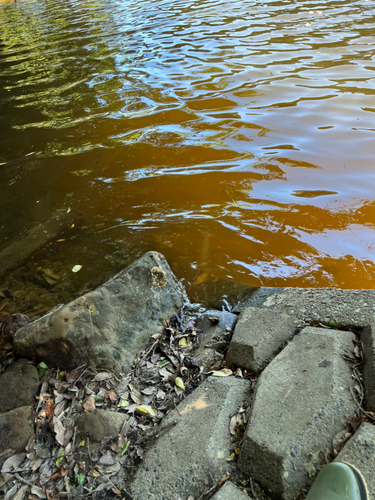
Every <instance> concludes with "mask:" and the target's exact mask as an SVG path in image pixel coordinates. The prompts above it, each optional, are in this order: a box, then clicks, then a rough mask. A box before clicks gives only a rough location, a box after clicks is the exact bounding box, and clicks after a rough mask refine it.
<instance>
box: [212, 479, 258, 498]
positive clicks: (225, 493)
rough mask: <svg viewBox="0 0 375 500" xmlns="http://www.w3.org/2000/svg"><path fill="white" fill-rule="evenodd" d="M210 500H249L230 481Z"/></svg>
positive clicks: (247, 496)
mask: <svg viewBox="0 0 375 500" xmlns="http://www.w3.org/2000/svg"><path fill="white" fill-rule="evenodd" d="M211 500H251V498H250V497H249V495H247V494H246V493H244V492H243V491H242V490H240V488H237V486H236V485H235V484H233V483H232V482H231V481H227V482H226V483H225V484H224V486H222V487H221V488H220V490H219V491H218V492H217V493H216V494H215V495H214V496H213V497H211Z"/></svg>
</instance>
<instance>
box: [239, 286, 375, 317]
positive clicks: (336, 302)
mask: <svg viewBox="0 0 375 500" xmlns="http://www.w3.org/2000/svg"><path fill="white" fill-rule="evenodd" d="M247 306H251V307H261V308H264V309H268V310H270V311H275V312H279V313H284V314H289V315H291V316H295V317H296V318H298V319H302V320H304V321H306V322H309V321H317V322H322V323H327V324H328V323H330V322H331V321H334V322H335V323H337V324H339V325H345V326H358V327H364V326H366V325H369V324H370V323H371V322H372V321H373V319H374V317H375V290H337V289H333V288H270V287H262V288H259V289H258V290H257V291H256V292H255V293H254V294H253V295H252V296H251V297H249V298H248V299H245V300H244V301H242V303H241V304H240V305H238V306H237V307H236V309H235V311H234V312H240V311H242V310H243V309H244V308H245V307H247Z"/></svg>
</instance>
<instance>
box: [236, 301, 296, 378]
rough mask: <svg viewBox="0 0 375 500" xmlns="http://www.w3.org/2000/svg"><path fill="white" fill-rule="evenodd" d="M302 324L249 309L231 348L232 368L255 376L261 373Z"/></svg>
mask: <svg viewBox="0 0 375 500" xmlns="http://www.w3.org/2000/svg"><path fill="white" fill-rule="evenodd" d="M300 324H301V322H300V321H299V320H296V318H293V317H292V316H288V315H287V314H280V313H276V312H273V311H265V310H264V309H259V308H258V307H246V308H245V309H244V310H243V311H242V313H241V314H240V317H239V319H238V322H237V325H236V328H235V330H234V334H233V337H232V341H231V343H230V346H229V350H228V354H227V364H228V366H233V367H238V366H239V367H241V368H245V369H246V370H250V371H252V372H256V371H259V370H261V369H262V368H264V367H265V366H266V364H267V362H268V361H269V358H270V357H271V356H273V355H274V354H276V353H277V352H278V351H279V350H280V348H281V347H282V345H283V344H284V342H286V341H287V340H288V339H290V338H291V337H292V335H294V333H295V332H296V329H297V327H298V326H300Z"/></svg>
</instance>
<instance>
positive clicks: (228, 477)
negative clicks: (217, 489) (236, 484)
mask: <svg viewBox="0 0 375 500" xmlns="http://www.w3.org/2000/svg"><path fill="white" fill-rule="evenodd" d="M228 479H230V476H225V477H222V478H221V479H220V481H219V482H218V483H217V485H218V486H222V485H223V484H224V483H226V482H227V481H228Z"/></svg>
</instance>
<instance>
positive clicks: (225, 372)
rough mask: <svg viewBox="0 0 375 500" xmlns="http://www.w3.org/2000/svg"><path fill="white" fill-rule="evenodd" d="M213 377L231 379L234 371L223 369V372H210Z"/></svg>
mask: <svg viewBox="0 0 375 500" xmlns="http://www.w3.org/2000/svg"><path fill="white" fill-rule="evenodd" d="M209 373H210V374H211V375H212V376H213V377H229V376H230V375H233V372H232V370H230V369H229V368H223V369H222V370H218V371H211V372H209Z"/></svg>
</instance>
